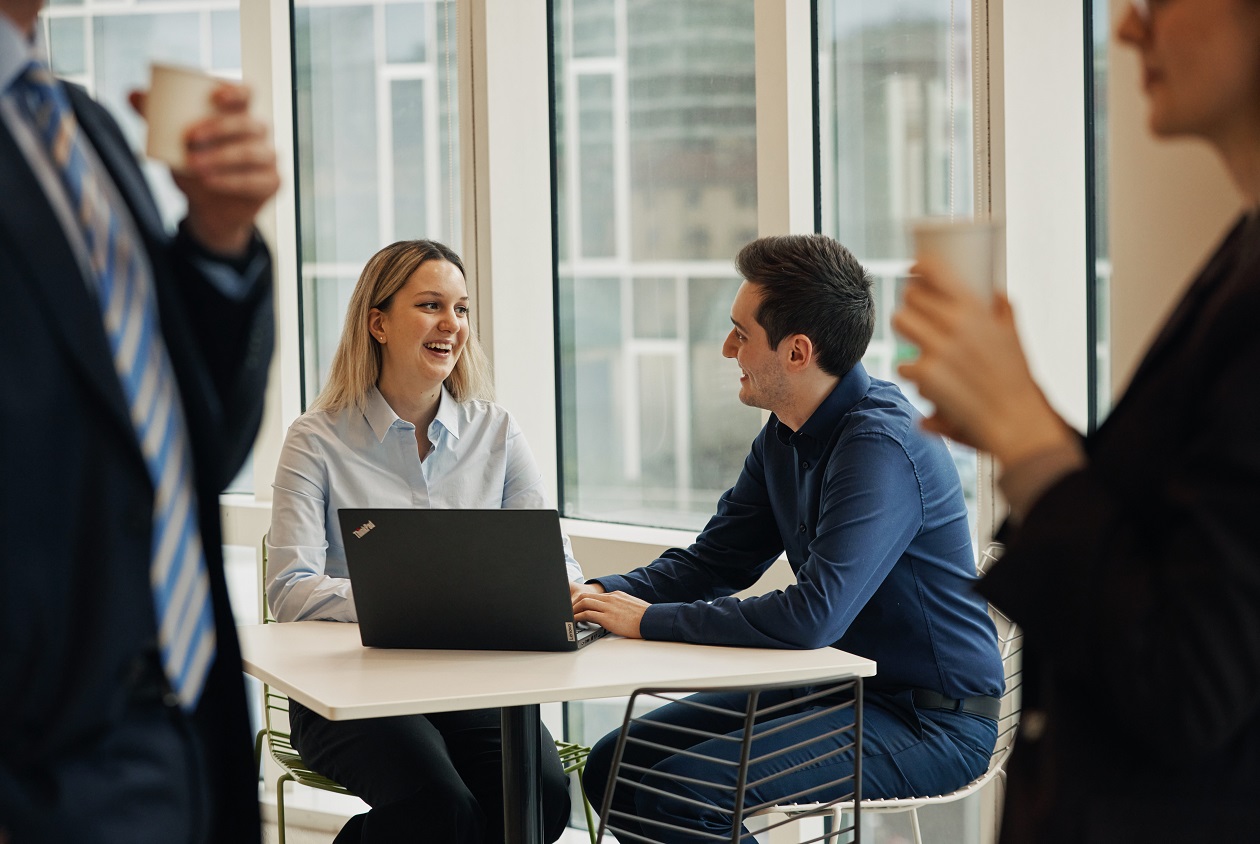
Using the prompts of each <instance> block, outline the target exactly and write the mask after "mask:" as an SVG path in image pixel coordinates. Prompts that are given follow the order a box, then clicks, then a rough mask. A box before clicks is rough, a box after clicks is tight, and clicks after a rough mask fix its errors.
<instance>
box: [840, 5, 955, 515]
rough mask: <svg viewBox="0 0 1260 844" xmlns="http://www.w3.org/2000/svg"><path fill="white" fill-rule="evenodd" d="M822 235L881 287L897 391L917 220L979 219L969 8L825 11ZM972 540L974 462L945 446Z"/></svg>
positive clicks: (878, 333) (882, 346)
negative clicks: (897, 322)
mask: <svg viewBox="0 0 1260 844" xmlns="http://www.w3.org/2000/svg"><path fill="white" fill-rule="evenodd" d="M817 26H818V48H819V56H818V66H819V72H818V76H819V89H818V106H819V124H820V125H819V138H820V144H821V150H820V155H819V163H820V167H819V185H820V191H821V196H820V200H821V203H820V204H821V207H822V221H821V222H822V231H823V233H824V234H828V235H830V236H832V237H834V238H836V239H837V240H839V241H840V242H841V243H843V244H844V245H845V246H847V247H848V248H849V249H850V250H851V251H852V252H853V253H854V255H856V256H857V258H858V260H860V261H861V262H862V264H863V265H864V266H865V267H866V268H867V270H868V271H869V272H870V274H871V276H872V277H873V278H874V282H875V290H874V292H875V307H876V319H875V336H874V337H873V338H872V340H871V345H870V348H869V349H868V351H867V353H866V357H865V358H864V359H863V364H864V365H865V367H866V369H867V370H868V371H869V372H870V374H871V375H872V376H874V377H876V378H882V379H885V380H889V381H895V382H897V383H898V384H899V385H900V386H901V388H902V389H903V390H904V391H905V392H906V394H907V395H908V396H909V397H910V398H911V400H912V401H914V402H915V403H916V404H917V405H919V409H920V410H922V411H929V408H927V407H926V406H925V405H924V403H923V402H922V401H921V400H920V399H919V398H918V396H917V394H916V393H915V391H914V388H913V387H912V386H911V385H909V384H908V383H902V382H901V381H900V380H899V379H898V377H897V374H896V367H897V365H898V364H900V363H903V362H905V361H907V360H910V359H913V358H914V356H915V350H914V348H913V347H912V346H910V345H908V344H907V343H905V341H903V340H902V339H901V338H900V337H898V336H897V335H896V334H894V333H893V331H892V329H891V327H890V325H889V320H890V318H891V316H892V313H893V311H894V310H896V306H897V303H898V302H899V301H900V294H901V290H902V288H903V286H904V284H905V279H906V272H907V270H908V269H909V267H910V265H911V263H913V260H912V252H913V249H912V246H911V244H910V239H909V236H908V230H909V226H910V224H911V222H913V221H914V220H917V219H921V218H924V217H948V216H951V215H952V216H958V217H968V216H971V215H972V214H973V213H974V201H973V193H974V191H973V183H974V170H973V167H972V161H973V159H974V154H973V143H972V135H973V128H972V127H973V119H972V90H971V61H972V57H971V9H970V4H968V3H965V2H957V1H956V0H909V2H904V3H895V4H893V3H889V4H876V3H852V2H847V1H846V0H821V2H819V3H818V21H817ZM949 448H950V453H951V454H952V455H953V457H954V464H955V465H956V466H957V467H958V473H959V475H960V476H961V478H962V482H963V493H964V495H965V496H966V498H967V510H968V514H969V517H970V521H971V527H972V534H973V538H974V535H975V531H976V494H977V488H976V483H977V481H976V455H975V452H974V451H973V450H972V449H969V448H966V447H963V446H959V445H957V444H956V443H953V442H950V443H949Z"/></svg>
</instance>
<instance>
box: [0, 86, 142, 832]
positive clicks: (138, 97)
mask: <svg viewBox="0 0 1260 844" xmlns="http://www.w3.org/2000/svg"><path fill="white" fill-rule="evenodd" d="M127 102H128V103H130V104H131V109H132V111H134V112H135V113H136V114H138V115H140V116H141V117H144V116H145V109H147V108H148V106H149V92H148V91H132V92H130V93H129V94H127ZM0 844H3V843H2V842H0Z"/></svg>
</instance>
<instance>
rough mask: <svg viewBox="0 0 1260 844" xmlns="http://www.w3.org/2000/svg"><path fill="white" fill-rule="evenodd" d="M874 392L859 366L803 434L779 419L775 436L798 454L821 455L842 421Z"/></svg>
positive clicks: (820, 407) (803, 428)
mask: <svg viewBox="0 0 1260 844" xmlns="http://www.w3.org/2000/svg"><path fill="white" fill-rule="evenodd" d="M870 388H871V376H870V375H867V374H866V369H865V368H864V367H863V366H862V364H861V363H855V364H854V365H853V368H852V369H850V370H849V371H848V372H846V373H845V374H844V377H843V378H841V379H840V380H839V381H838V382H837V383H836V386H835V387H834V388H833V389H832V391H831V392H830V393H828V394H827V397H826V398H825V399H823V401H822V404H820V405H818V408H817V409H816V410H815V411H814V412H813V413H812V414H810V417H809V418H808V419H806V420H805V424H804V425H802V426H801V429H800V430H799V431H793V430H792V429H791V428H789V427H788V426H787V425H784V424H783V423H782V422H779V421H778V420H777V419H776V424H777V426H778V427H777V428H776V430H775V433H776V434H777V435H778V437H779V441H780V442H782V443H783V444H784V445H790V446H792V447H793V448H795V449H797V450H805V451H811V452H816V451H818V450H819V449H821V448H822V447H823V445H825V444H826V442H827V441H828V440H829V439H830V438H831V434H832V432H833V431H835V429H836V426H838V425H839V424H840V420H841V419H843V418H844V416H845V414H847V413H848V412H849V411H850V410H852V409H853V407H854V405H856V404H857V403H858V402H859V401H861V400H862V398H863V396H865V395H866V393H867V391H868V390H869V389H870Z"/></svg>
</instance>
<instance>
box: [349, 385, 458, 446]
mask: <svg viewBox="0 0 1260 844" xmlns="http://www.w3.org/2000/svg"><path fill="white" fill-rule="evenodd" d="M363 416H364V418H365V419H367V423H368V425H370V426H371V427H372V433H373V435H375V437H376V441H377V442H384V441H385V435H386V434H388V433H389V429H390V428H392V427H394V425H395V424H401V425H406V426H410V425H411V423H410V422H407V421H406V420H404V419H402V418H401V417H399V415H398V414H397V413H395V412H394V409H393V408H392V407H390V406H389V402H387V401H385V397H384V396H382V395H381V391H380V390H378V389H377V388H376V386H375V385H373V387H372V389H370V390H368V395H367V406H366V407H365V408H364V409H363ZM433 421H434V422H436V423H437V424H439V425H441V426H442V427H443V428H445V429H446V430H447V432H449V433H450V435H451V436H453V437H455V439H459V402H457V401H455V397H454V396H452V395H451V394H450V393H449V392H447V390H446V387H445V386H443V387H442V395H441V396H440V397H439V398H438V411H437V416H436V417H434V419H433Z"/></svg>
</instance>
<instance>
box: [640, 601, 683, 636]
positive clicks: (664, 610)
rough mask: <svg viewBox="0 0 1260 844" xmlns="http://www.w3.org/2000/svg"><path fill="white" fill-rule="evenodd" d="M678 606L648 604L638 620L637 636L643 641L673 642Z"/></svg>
mask: <svg viewBox="0 0 1260 844" xmlns="http://www.w3.org/2000/svg"><path fill="white" fill-rule="evenodd" d="M680 606H681V605H680V604H649V605H648V608H647V609H646V610H644V611H643V617H642V618H641V619H639V635H640V636H642V637H643V638H644V639H654V640H656V641H666V642H668V641H673V640H674V639H675V636H674V626H675V621H676V619H677V618H678V609H679V607H680Z"/></svg>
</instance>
